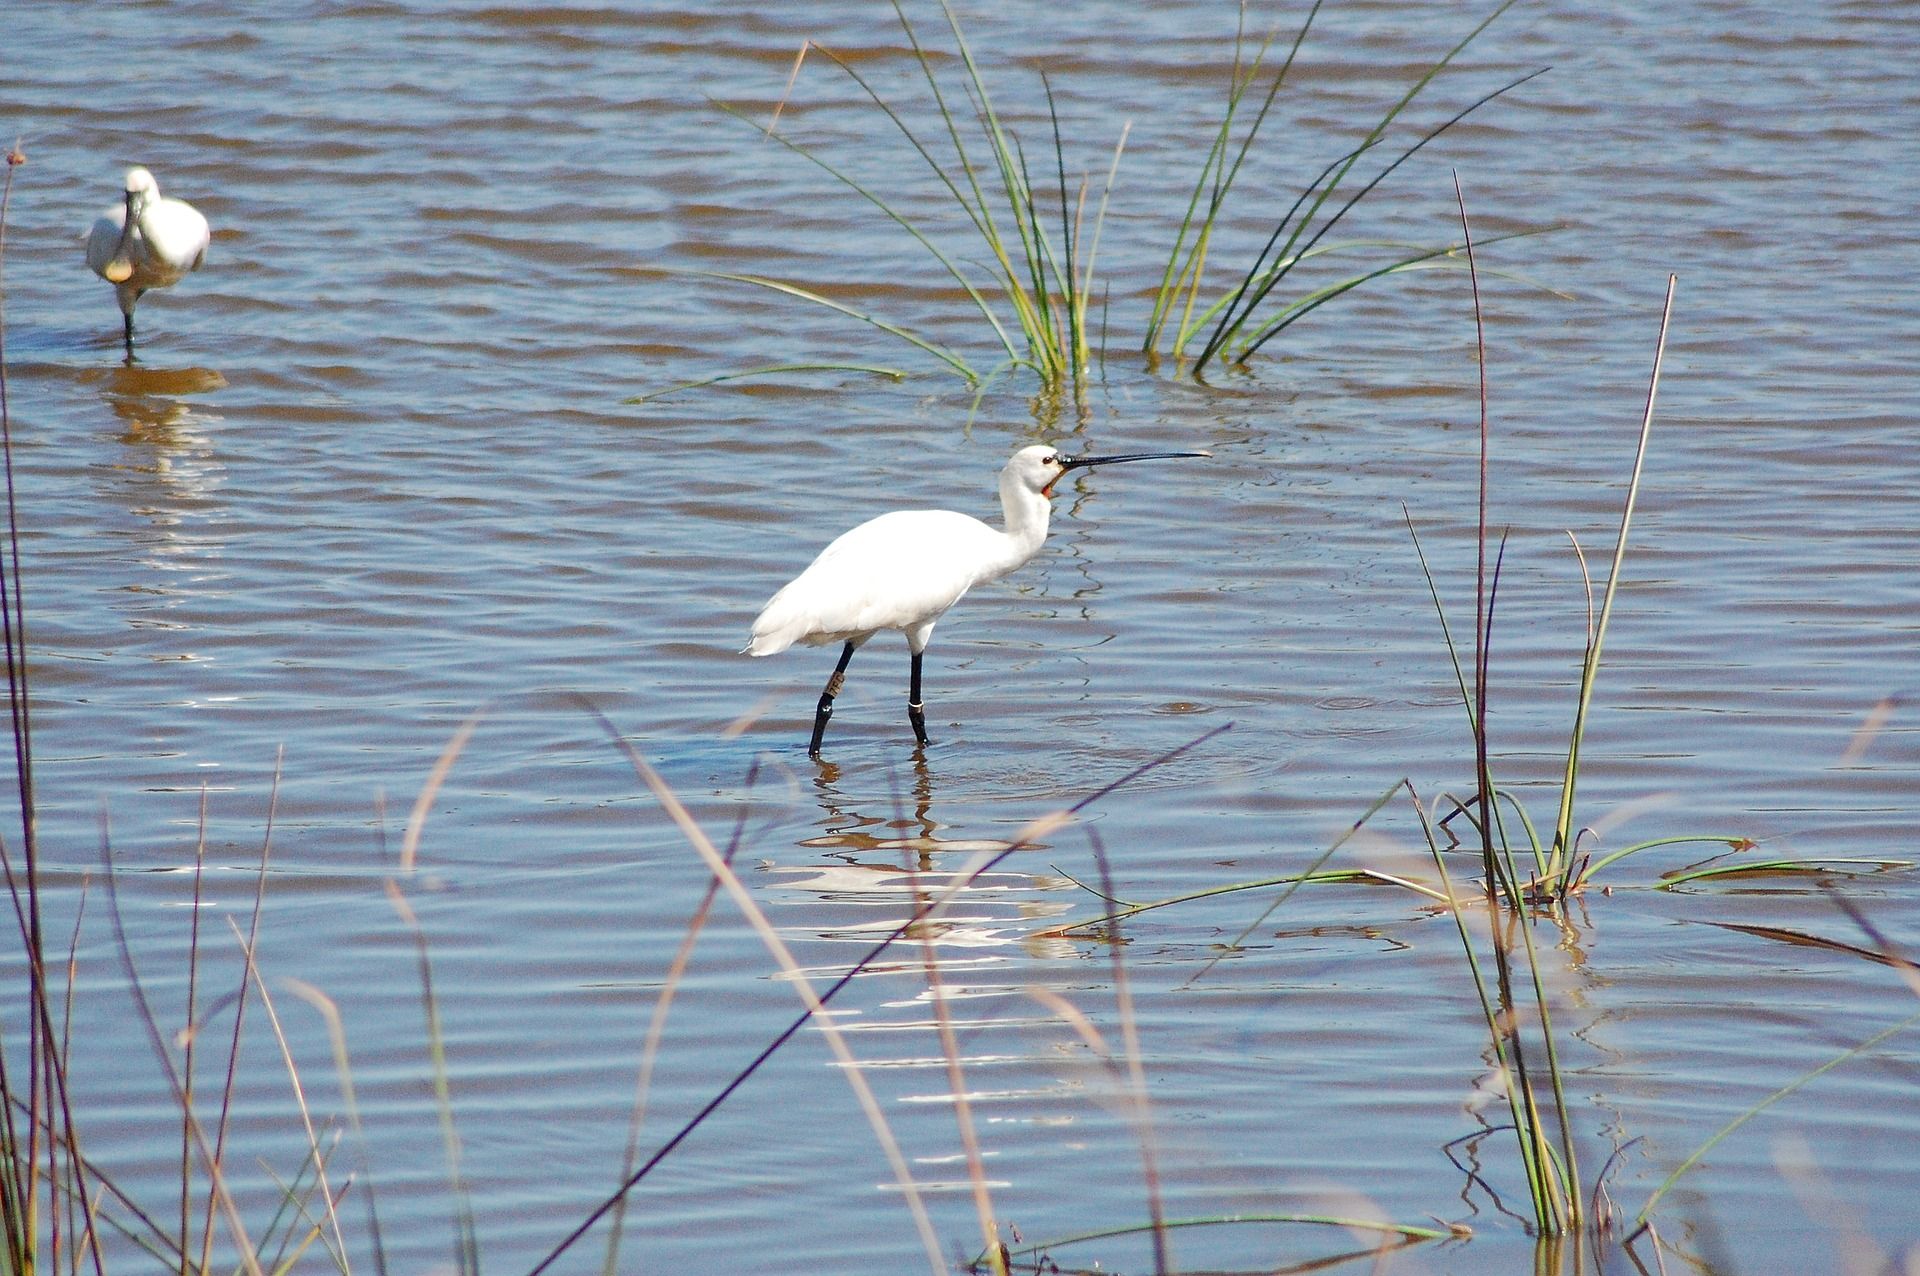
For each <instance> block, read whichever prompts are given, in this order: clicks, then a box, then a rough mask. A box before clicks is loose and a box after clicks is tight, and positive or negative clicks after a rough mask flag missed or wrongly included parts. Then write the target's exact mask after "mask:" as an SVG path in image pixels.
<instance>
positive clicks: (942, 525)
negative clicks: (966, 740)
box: [746, 444, 1211, 758]
mask: <svg viewBox="0 0 1920 1276" xmlns="http://www.w3.org/2000/svg"><path fill="white" fill-rule="evenodd" d="M1209 455H1211V453H1207V452H1129V453H1125V454H1122V455H1117V456H1072V455H1069V454H1068V453H1067V452H1066V451H1065V450H1063V449H1061V448H1059V447H1055V446H1049V445H1044V444H1042V445H1035V446H1032V447H1024V448H1021V449H1020V450H1019V451H1017V452H1015V453H1014V454H1013V457H1012V459H1010V460H1009V461H1008V462H1007V463H1006V466H1005V467H1004V468H1003V469H1001V471H1000V510H1001V515H1002V526H1001V527H998V528H995V527H991V526H989V525H987V524H986V523H983V522H981V521H980V520H979V519H977V518H973V517H971V516H969V515H966V514H959V513H955V512H953V511H952V510H896V511H894V512H892V513H889V514H882V515H880V516H879V517H877V518H872V519H868V520H867V521H866V522H864V523H862V524H860V525H859V526H858V527H855V528H854V529H853V530H852V531H849V532H846V533H844V534H842V535H841V536H840V537H839V538H838V539H837V540H835V541H834V542H833V543H832V544H830V545H828V546H827V547H826V548H825V549H823V550H821V551H820V554H819V556H818V557H816V558H815V559H814V560H813V562H812V563H811V564H810V565H809V566H808V567H807V569H806V570H805V571H803V572H801V573H800V574H799V575H798V576H796V577H794V578H793V580H791V581H789V582H788V583H787V584H786V585H785V586H784V587H783V588H782V589H781V590H780V591H779V592H778V593H776V594H775V595H774V596H773V597H772V598H770V599H768V600H767V605H766V606H765V607H763V608H762V609H761V611H760V616H759V618H758V619H757V620H755V621H754V622H753V632H752V636H751V637H750V638H749V639H748V642H747V646H746V654H748V655H750V656H771V655H774V654H775V653H777V652H781V651H785V650H786V649H787V648H788V647H790V646H792V645H793V644H795V643H801V644H803V645H806V646H810V647H819V646H826V645H830V644H832V643H840V644H841V651H840V662H839V664H838V665H836V666H835V667H834V671H833V676H832V677H831V678H829V679H828V680H827V686H826V690H825V691H824V692H822V693H821V696H820V703H819V706H818V708H817V709H816V710H815V712H814V719H813V738H812V740H811V741H810V742H809V744H808V746H807V753H808V755H809V756H811V757H816V758H817V757H819V756H820V741H821V739H822V738H823V737H824V736H825V734H826V730H827V720H828V719H829V718H831V717H832V716H833V701H834V697H835V696H837V695H839V694H840V690H841V688H842V687H843V686H844V685H845V683H846V672H847V665H848V663H849V662H850V661H852V659H853V653H854V652H856V651H858V650H859V649H860V647H861V646H862V645H863V644H864V643H865V642H866V641H867V640H868V639H869V638H872V637H873V636H874V635H875V634H877V633H879V632H881V631H882V630H887V629H897V630H899V631H900V632H901V633H902V634H904V635H905V636H906V639H907V650H908V652H909V654H910V655H911V657H912V670H911V674H910V679H909V686H908V692H907V720H908V721H909V722H910V723H912V725H913V734H914V738H915V739H916V740H918V741H919V742H920V744H922V745H925V744H927V743H929V740H928V738H927V725H926V714H925V707H924V706H923V705H922V703H921V700H920V667H921V657H922V655H923V654H924V653H925V651H926V649H927V643H928V641H929V640H930V639H931V638H932V637H933V627H934V625H935V624H936V623H937V622H938V621H939V619H940V617H942V616H944V615H945V614H946V613H947V610H948V609H949V608H951V607H952V606H953V605H954V604H955V603H957V602H959V601H960V599H961V598H962V597H964V596H965V595H966V592H967V591H968V590H969V589H972V588H973V587H974V586H975V585H978V584H982V583H984V582H986V581H991V580H998V579H999V578H1000V577H1002V576H1005V575H1006V574H1007V573H1009V572H1011V571H1013V570H1014V569H1015V568H1018V567H1020V566H1021V565H1022V564H1024V563H1025V562H1026V561H1027V560H1028V559H1030V558H1032V557H1033V556H1034V554H1036V553H1037V552H1039V549H1040V546H1041V544H1042V543H1044V542H1045V540H1046V538H1047V524H1048V520H1049V517H1050V515H1051V513H1052V506H1051V504H1050V502H1049V499H1048V498H1050V497H1051V496H1052V495H1053V486H1054V484H1055V483H1057V482H1059V481H1060V478H1061V476H1063V475H1065V474H1066V473H1067V472H1068V471H1070V470H1076V469H1085V468H1089V467H1092V466H1096V465H1119V464H1121V463H1123V462H1131V461H1158V460H1170V459H1173V458H1177V457H1203V456H1209Z"/></svg>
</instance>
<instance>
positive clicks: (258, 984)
mask: <svg viewBox="0 0 1920 1276" xmlns="http://www.w3.org/2000/svg"><path fill="white" fill-rule="evenodd" d="M227 925H228V927H229V928H230V929H231V930H232V931H233V936H234V939H235V940H237V941H238V942H239V944H240V953H241V956H242V957H244V958H245V960H246V968H247V977H248V978H249V979H251V980H252V981H253V989H254V991H255V992H256V993H257V994H259V997H260V1008H261V1010H262V1011H263V1012H264V1013H265V1014H266V1016H267V1025H268V1027H269V1028H270V1029H271V1030H272V1032H273V1039H274V1041H275V1043H276V1044H277V1045H278V1046H279V1047H280V1059H281V1062H282V1063H284V1064H285V1065H286V1069H287V1080H288V1084H289V1085H290V1086H291V1087H292V1089H293V1100H294V1106H295V1108H296V1109H297V1110H298V1111H299V1113H300V1126H301V1129H302V1131H303V1132H304V1133H305V1134H306V1139H307V1158H308V1163H309V1164H311V1165H312V1166H313V1167H314V1176H315V1178H316V1180H317V1182H318V1183H319V1186H320V1199H321V1200H322V1201H324V1202H326V1207H327V1222H328V1224H329V1227H330V1229H331V1231H332V1233H333V1239H332V1241H331V1243H330V1244H329V1245H328V1250H329V1252H330V1253H331V1254H332V1256H333V1260H334V1265H335V1266H336V1267H337V1268H338V1269H339V1271H340V1273H341V1276H352V1269H351V1267H350V1265H349V1263H348V1261H347V1242H346V1236H345V1234H344V1233H343V1232H342V1230H341V1227H340V1215H339V1209H338V1206H339V1201H340V1198H341V1197H342V1196H344V1195H345V1194H346V1188H345V1187H344V1186H343V1187H342V1188H341V1190H340V1191H339V1192H335V1191H333V1190H332V1188H331V1187H330V1186H329V1184H328V1181H327V1161H328V1158H327V1156H326V1155H325V1154H323V1153H322V1152H321V1151H320V1136H319V1134H318V1132H316V1131H315V1129H314V1127H313V1112H312V1110H311V1109H310V1108H309V1107H308V1104H307V1091H306V1084H305V1082H303V1081H302V1080H301V1078H300V1065H299V1064H298V1063H297V1062H295V1060H294V1057H293V1047H292V1046H291V1045H289V1044H288V1042H287V1034H286V1031H285V1030H284V1029H283V1028H282V1027H281V1024H280V1012H279V1011H278V1010H277V1009H275V1007H274V1004H273V993H272V991H271V990H270V989H269V988H268V987H267V981H266V979H265V978H264V977H262V975H261V974H260V967H259V964H258V962H257V960H256V954H255V947H254V943H255V941H254V940H253V939H252V938H250V937H249V936H246V935H242V934H241V933H240V927H239V926H238V925H237V924H235V923H234V921H233V919H232V918H228V919H227ZM342 1044H343V1045H344V1042H343V1043H342ZM366 1195H367V1212H368V1218H369V1220H370V1223H371V1227H370V1232H371V1235H372V1240H373V1246H374V1254H375V1257H376V1260H377V1261H376V1266H384V1258H383V1257H382V1256H381V1242H380V1220H379V1215H378V1213H377V1212H376V1211H375V1208H374V1201H373V1180H372V1178H371V1177H369V1178H368V1180H367V1194H366Z"/></svg>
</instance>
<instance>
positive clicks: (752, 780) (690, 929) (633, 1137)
mask: <svg viewBox="0 0 1920 1276" xmlns="http://www.w3.org/2000/svg"><path fill="white" fill-rule="evenodd" d="M759 779H760V762H759V759H757V758H756V759H755V760H754V762H753V764H752V765H751V766H749V767H748V768H747V782H746V785H745V789H746V793H745V796H744V797H742V799H741V802H740V814H739V815H738V816H737V817H736V818H735V820H734V824H733V836H732V837H730V838H728V839H727V847H726V850H725V851H723V852H721V859H723V860H725V861H726V863H727V864H728V866H729V867H731V866H732V864H733V860H734V857H735V856H736V855H738V854H739V853H740V843H741V839H742V838H743V837H744V836H745V833H746V828H747V811H748V805H747V803H748V801H749V800H750V799H751V798H752V796H753V790H754V786H755V785H756V784H757V783H758V781H759ZM719 897H720V879H719V878H718V877H714V876H711V875H709V876H708V878H707V888H706V891H705V892H704V893H703V894H702V895H701V896H700V902H699V904H697V905H695V906H694V910H693V916H692V917H691V918H690V919H688V921H687V933H686V934H684V935H682V936H681V937H680V947H679V948H677V949H676V950H674V954H673V960H671V961H670V962H668V963H667V973H666V975H665V976H664V977H663V978H662V979H661V981H660V995H659V996H658V997H656V998H655V999H654V1002H653V1010H652V1012H651V1013H650V1014H649V1015H648V1016H647V1035H646V1040H645V1041H644V1042H643V1043H642V1044H641V1047H640V1068H639V1071H638V1074H637V1075H636V1077H635V1078H634V1083H633V1112H632V1115H631V1116H630V1117H629V1118H628V1121H627V1147H626V1152H625V1154H624V1155H623V1156H622V1158H621V1162H620V1181H621V1182H622V1183H624V1182H626V1181H627V1179H628V1178H629V1177H630V1176H631V1175H632V1174H633V1167H634V1164H635V1163H636V1162H637V1161H638V1160H639V1159H640V1131H641V1130H642V1129H643V1128H644V1127H645V1125H646V1120H647V1104H648V1102H649V1099H650V1097H651V1095H652V1092H653V1069H654V1065H655V1063H656V1062H657V1061H658V1060H659V1057H660V1042H661V1039H662V1038H663V1037H664V1036H665V1034H666V1030H667V1012H668V1011H669V1010H671V1009H672V1008H673V1002H674V998H675V997H676V996H678V995H679V991H680V983H681V981H682V980H683V979H684V978H685V977H686V973H687V967H688V965H689V964H691V963H692V961H693V948H694V944H695V943H697V942H698V941H699V938H700V932H701V931H702V930H704V929H705V928H706V924H707V919H708V918H709V917H710V916H712V914H713V904H714V901H715V900H716V899H718V898H719ZM627 1200H628V1196H627V1193H625V1192H622V1193H620V1197H619V1201H618V1203H617V1204H616V1205H615V1206H614V1209H613V1221H612V1222H611V1223H610V1224H609V1225H608V1227H607V1258H606V1262H605V1263H604V1264H602V1266H601V1271H602V1273H603V1276H619V1272H620V1238H621V1235H622V1233H623V1231H624V1229H625V1226H626V1219H627Z"/></svg>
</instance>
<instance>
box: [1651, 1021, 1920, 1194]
mask: <svg viewBox="0 0 1920 1276" xmlns="http://www.w3.org/2000/svg"><path fill="white" fill-rule="evenodd" d="M1916 1023H1920V1014H1911V1015H1908V1016H1907V1017H1906V1018H1905V1019H1902V1020H1901V1021H1900V1022H1899V1023H1896V1024H1894V1025H1893V1026H1892V1027H1890V1028H1885V1029H1882V1030H1881V1031H1879V1032H1876V1033H1874V1034H1873V1035H1872V1036H1871V1037H1868V1038H1867V1039H1866V1040H1865V1041H1862V1042H1861V1043H1860V1044H1859V1045H1857V1046H1853V1047H1851V1048H1849V1049H1846V1050H1842V1051H1841V1052H1840V1053H1839V1054H1837V1055H1835V1056H1834V1057H1833V1058H1831V1059H1829V1060H1827V1061H1826V1062H1825V1063H1823V1064H1821V1065H1820V1066H1819V1067H1817V1068H1815V1069H1813V1071H1811V1072H1807V1073H1804V1074H1802V1075H1801V1076H1799V1077H1797V1078H1796V1079H1794V1080H1792V1081H1790V1082H1788V1083H1787V1084H1786V1085H1783V1086H1781V1087H1780V1088H1779V1089H1778V1090H1775V1091H1774V1092H1773V1093H1772V1094H1770V1095H1768V1096H1767V1097H1766V1098H1764V1099H1762V1100H1760V1102H1758V1103H1756V1104H1754V1105H1753V1106H1752V1107H1750V1108H1748V1109H1747V1110H1746V1111H1745V1112H1742V1113H1741V1114H1740V1115H1739V1116H1736V1117H1735V1118H1733V1120H1731V1121H1729V1122H1727V1123H1726V1124H1725V1125H1723V1126H1721V1127H1720V1128H1719V1130H1717V1131H1715V1132H1714V1134H1713V1136H1712V1137H1711V1138H1709V1139H1708V1140H1707V1141H1706V1142H1705V1143H1702V1144H1701V1145H1700V1146H1699V1147H1697V1148H1695V1149H1694V1150H1693V1152H1692V1154H1691V1155H1689V1156H1688V1157H1687V1159H1686V1160H1684V1161H1682V1162H1680V1164H1679V1165H1678V1166H1676V1167H1675V1168H1674V1171H1673V1173H1671V1174H1669V1175H1667V1177H1666V1178H1664V1179H1662V1180H1661V1181H1660V1185H1659V1186H1658V1187H1656V1188H1654V1189H1653V1192H1652V1193H1651V1194H1650V1195H1649V1196H1648V1197H1647V1201H1646V1204H1644V1205H1642V1206H1641V1207H1640V1212H1639V1213H1638V1214H1636V1215H1635V1216H1634V1222H1635V1223H1636V1224H1638V1225H1639V1226H1640V1227H1643V1228H1644V1227H1646V1226H1647V1225H1648V1220H1649V1219H1650V1217H1651V1216H1652V1214H1653V1210H1654V1207H1655V1206H1656V1205H1658V1204H1659V1203H1660V1198H1661V1197H1663V1196H1665V1195H1666V1194H1667V1192H1668V1191H1670V1190H1671V1189H1672V1187H1673V1185H1674V1184H1675V1183H1677V1182H1679V1181H1680V1178H1681V1176H1682V1175H1684V1174H1686V1173H1687V1172H1688V1171H1689V1170H1691V1169H1693V1168H1694V1167H1695V1166H1696V1165H1698V1164H1700V1162H1701V1160H1702V1159H1704V1158H1705V1157H1706V1155H1707V1153H1709V1152H1711V1151H1713V1149H1714V1148H1716V1147H1718V1146H1720V1144H1721V1143H1722V1142H1723V1141H1724V1140H1725V1139H1726V1137H1727V1136H1728V1135H1730V1134H1732V1133H1733V1132H1734V1131H1735V1130H1738V1129H1739V1128H1740V1127H1741V1126H1743V1125H1745V1124H1746V1123H1747V1122H1749V1121H1751V1120H1753V1118H1755V1117H1757V1116H1759V1115H1760V1114H1761V1113H1762V1112H1765V1111H1766V1110H1767V1109H1768V1108H1770V1107H1772V1106H1773V1105H1774V1104H1776V1103H1778V1102H1780V1100H1782V1099H1784V1098H1786V1097H1787V1096H1788V1095H1790V1094H1792V1093H1794V1092H1795V1091H1796V1090H1799V1089H1800V1088H1801V1087H1802V1086H1804V1085H1806V1084H1807V1083H1808V1082H1809V1081H1813V1080H1815V1079H1817V1078H1819V1077H1822V1076H1824V1075H1826V1074H1827V1073H1829V1072H1831V1071H1833V1070H1834V1069H1835V1068H1837V1067H1839V1066H1840V1065H1841V1064H1843V1063H1846V1062H1847V1061H1848V1060H1850V1059H1857V1058H1859V1057H1860V1056H1861V1055H1863V1054H1865V1053H1867V1051H1869V1050H1871V1049H1873V1048H1874V1047H1875V1046H1877V1045H1879V1044H1880V1043H1881V1042H1883V1041H1885V1040H1886V1039H1887V1038H1889V1037H1891V1036H1894V1035H1895V1034H1897V1033H1900V1032H1904V1031H1906V1030H1907V1029H1908V1028H1911V1027H1912V1026H1913V1025H1914V1024H1916Z"/></svg>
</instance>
